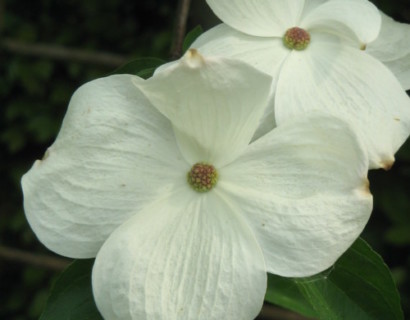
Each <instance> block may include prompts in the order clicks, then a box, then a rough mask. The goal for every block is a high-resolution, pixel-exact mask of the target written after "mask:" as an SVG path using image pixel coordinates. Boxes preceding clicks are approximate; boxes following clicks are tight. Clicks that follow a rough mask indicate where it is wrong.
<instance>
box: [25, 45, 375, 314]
mask: <svg viewBox="0 0 410 320" xmlns="http://www.w3.org/2000/svg"><path fill="white" fill-rule="evenodd" d="M249 83H252V84H253V85H254V86H249ZM269 90H270V78H269V76H268V75H266V74H264V73H261V72H259V71H257V70H256V69H254V68H252V67H250V66H249V65H246V64H244V63H243V62H239V61H232V60H227V59H223V58H204V57H202V56H201V55H200V54H199V53H198V52H197V51H195V50H190V51H188V53H187V54H186V55H185V56H184V57H183V59H182V60H180V61H179V62H177V63H176V64H174V65H173V66H172V67H170V68H168V69H166V70H164V71H163V72H158V73H157V74H156V75H155V76H154V77H152V78H150V79H148V80H143V79H140V78H138V77H135V76H131V75H116V76H110V77H107V78H102V79H98V80H95V81H92V82H89V83H87V84H85V85H84V86H82V87H81V88H80V89H78V91H77V92H76V93H75V94H74V96H73V97H72V99H71V102H70V105H69V107H68V111H67V114H66V117H65V119H64V122H63V125H62V128H61V131H60V133H59V135H58V137H57V140H56V141H55V142H54V144H53V145H52V146H51V147H50V148H49V149H48V152H47V154H48V156H47V157H46V158H44V159H43V160H38V161H36V162H35V163H34V165H33V167H32V168H31V169H30V171H29V172H28V173H27V174H26V175H24V177H23V180H22V185H23V191H24V208H25V212H26V216H27V219H28V221H29V223H30V225H31V227H32V228H33V230H34V232H35V233H36V234H37V236H38V238H39V239H40V240H41V241H42V242H43V243H44V244H45V245H46V246H47V247H48V248H50V249H51V250H53V251H55V252H57V253H59V254H62V255H66V256H69V257H74V258H91V257H96V260H95V265H94V268H93V274H92V286H93V292H94V297H95V300H96V303H97V307H98V309H99V310H100V312H101V314H102V315H103V317H104V318H105V319H109V320H116V319H118V320H129V319H133V320H139V319H150V320H163V319H168V320H181V319H182V320H220V319H235V320H251V319H254V318H255V317H256V316H257V314H258V313H259V311H260V309H261V307H262V304H263V300H264V295H265V290H266V282H267V274H266V272H267V271H268V272H271V273H275V274H279V275H283V276H290V277H299V276H308V275H312V274H315V273H318V272H320V271H322V270H324V269H326V268H328V267H330V266H331V265H332V264H333V263H334V262H335V261H336V259H337V258H338V257H339V256H340V255H341V254H342V253H343V252H344V251H345V250H346V249H347V248H348V247H349V246H350V245H351V244H352V242H353V241H354V240H355V239H356V238H357V236H358V235H359V234H360V232H361V231H362V229H363V227H364V225H365V224H366V222H367V220H368V218H369V215H370V212H371V207H372V196H371V195H370V193H369V190H368V184H367V182H368V181H367V178H366V175H367V169H368V159H367V155H366V153H365V152H364V149H363V147H362V146H361V143H360V141H359V140H358V139H357V137H356V136H355V134H354V133H353V132H352V131H351V129H350V127H349V126H348V125H347V124H345V123H344V122H342V121H341V120H337V119H334V118H329V117H326V116H310V117H306V119H301V120H298V121H296V122H294V123H290V124H289V125H286V124H285V125H283V126H281V127H280V128H278V129H275V130H273V131H271V132H270V133H268V134H266V135H265V136H264V137H262V138H261V139H259V140H257V141H255V142H253V143H249V142H250V141H251V138H252V136H253V135H254V133H255V130H256V128H257V127H258V125H259V123H260V120H261V117H262V116H263V113H264V108H265V105H266V103H267V99H268V96H269Z"/></svg>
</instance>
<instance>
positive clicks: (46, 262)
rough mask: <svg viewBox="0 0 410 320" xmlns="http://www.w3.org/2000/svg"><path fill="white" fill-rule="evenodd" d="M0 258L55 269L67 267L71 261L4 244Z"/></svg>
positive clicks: (0, 251)
mask: <svg viewBox="0 0 410 320" xmlns="http://www.w3.org/2000/svg"><path fill="white" fill-rule="evenodd" d="M0 259H4V260H9V261H13V262H20V263H24V264H28V265H32V266H35V267H40V268H44V269H50V270H55V271H61V270H63V269H65V268H66V267H67V266H68V265H69V263H70V260H68V259H62V258H56V257H52V256H48V255H44V254H34V253H29V252H25V251H22V250H18V249H14V248H9V247H5V246H2V245H0Z"/></svg>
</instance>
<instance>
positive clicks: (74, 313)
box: [40, 259, 102, 320]
mask: <svg viewBox="0 0 410 320" xmlns="http://www.w3.org/2000/svg"><path fill="white" fill-rule="evenodd" d="M93 263H94V260H93V259H90V260H77V261H75V262H73V263H72V264H71V265H70V266H69V267H68V268H67V269H66V270H65V271H64V272H63V273H62V274H61V276H60V278H58V279H57V281H56V283H55V284H54V288H53V289H52V290H51V294H50V296H49V298H48V301H47V305H46V308H45V310H44V312H43V314H42V315H41V317H40V320H102V317H101V315H100V313H99V312H98V310H97V307H96V306H95V303H94V298H93V294H92V290H91V269H92V266H93Z"/></svg>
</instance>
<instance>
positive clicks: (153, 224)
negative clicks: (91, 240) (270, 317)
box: [93, 187, 266, 320]
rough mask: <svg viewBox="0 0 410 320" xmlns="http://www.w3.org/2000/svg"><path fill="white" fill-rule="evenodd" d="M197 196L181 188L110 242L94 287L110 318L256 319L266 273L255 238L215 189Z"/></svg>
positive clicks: (103, 252)
mask: <svg viewBox="0 0 410 320" xmlns="http://www.w3.org/2000/svg"><path fill="white" fill-rule="evenodd" d="M187 188H188V187H187ZM194 193H195V192H194V191H192V190H189V189H187V190H182V192H181V193H179V194H178V195H177V196H175V197H171V198H169V199H168V200H167V201H162V202H160V203H156V204H155V205H154V206H152V207H150V208H149V209H148V208H147V209H146V210H144V211H143V212H141V213H140V214H139V215H137V216H135V217H133V218H132V219H131V220H129V221H128V222H126V223H125V224H124V225H122V226H121V227H120V228H119V229H118V230H116V231H115V232H114V233H113V234H112V236H111V237H110V238H109V239H108V240H107V242H106V243H105V244H104V246H103V247H102V249H101V251H100V252H99V253H98V255H97V259H96V262H95V265H94V269H93V292H94V297H95V300H96V303H97V306H98V309H99V310H100V312H101V313H102V315H103V316H104V318H105V319H110V320H116V319H118V320H131V319H133V320H143V319H150V320H163V319H167V320H220V319H238V320H241V319H243V320H249V319H254V318H255V317H256V316H257V314H258V313H259V311H260V309H261V307H262V303H263V299H264V295H265V290H266V270H265V264H264V260H263V256H262V252H261V249H260V248H259V246H258V244H257V242H256V239H255V237H254V235H253V234H252V232H251V230H250V229H249V227H248V226H247V225H246V223H245V222H244V220H242V219H241V218H240V217H238V216H237V212H234V211H233V210H232V209H231V208H230V207H229V206H228V205H227V204H226V203H224V202H223V201H222V200H220V199H219V198H218V196H217V195H216V193H214V192H213V191H211V192H210V193H208V194H194Z"/></svg>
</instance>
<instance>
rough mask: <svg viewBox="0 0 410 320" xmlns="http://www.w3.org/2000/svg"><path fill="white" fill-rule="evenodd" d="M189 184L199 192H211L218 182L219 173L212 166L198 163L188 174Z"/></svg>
mask: <svg viewBox="0 0 410 320" xmlns="http://www.w3.org/2000/svg"><path fill="white" fill-rule="evenodd" d="M187 179H188V183H189V185H190V186H191V187H192V189H194V190H195V191H197V192H207V191H209V190H211V189H212V188H213V187H214V186H215V184H216V183H217V181H218V171H216V169H215V167H214V166H213V165H211V164H207V163H204V162H198V163H196V164H194V165H193V166H192V168H191V170H190V171H189V172H188V176H187Z"/></svg>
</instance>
